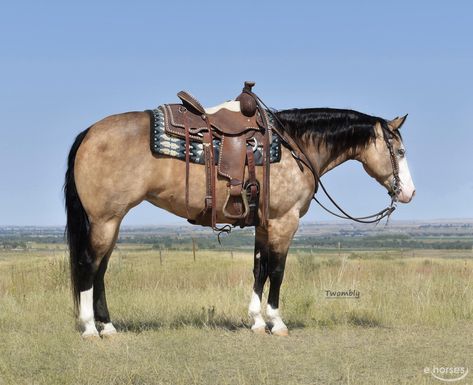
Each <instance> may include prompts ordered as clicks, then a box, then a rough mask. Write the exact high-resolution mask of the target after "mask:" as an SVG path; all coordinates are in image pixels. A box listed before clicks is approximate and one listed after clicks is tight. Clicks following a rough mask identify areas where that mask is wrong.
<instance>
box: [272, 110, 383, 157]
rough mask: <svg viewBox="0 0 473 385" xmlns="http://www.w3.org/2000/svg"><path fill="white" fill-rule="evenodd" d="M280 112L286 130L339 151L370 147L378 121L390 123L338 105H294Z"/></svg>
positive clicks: (297, 136) (290, 133)
mask: <svg viewBox="0 0 473 385" xmlns="http://www.w3.org/2000/svg"><path fill="white" fill-rule="evenodd" d="M276 115H277V117H278V118H279V119H280V120H281V122H282V123H283V124H284V126H283V127H282V129H283V130H285V131H286V132H287V133H288V134H289V135H291V136H292V137H293V138H303V137H304V136H307V135H308V136H309V138H313V137H318V138H321V139H323V141H324V142H325V143H326V144H327V145H329V146H330V147H331V148H332V149H333V150H334V151H336V152H337V153H339V151H345V150H350V149H354V148H362V147H364V146H366V145H367V144H368V143H369V142H370V141H371V140H372V139H374V138H375V137H376V134H375V124H376V123H380V124H381V125H382V126H384V127H386V124H387V123H386V120H384V119H382V118H378V117H376V116H371V115H366V114H363V113H361V112H358V111H353V110H343V109H336V108H303V109H298V108H294V109H290V110H281V111H277V112H276ZM321 142H322V141H319V145H320V144H321Z"/></svg>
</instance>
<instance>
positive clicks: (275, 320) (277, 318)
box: [266, 305, 287, 333]
mask: <svg viewBox="0 0 473 385" xmlns="http://www.w3.org/2000/svg"><path fill="white" fill-rule="evenodd" d="M266 315H267V316H268V318H269V321H270V322H271V323H272V324H273V327H272V328H271V332H273V333H274V332H277V331H279V330H283V329H287V326H286V324H285V323H284V322H283V320H282V319H281V315H280V313H279V309H273V308H272V307H271V305H268V306H267V307H266Z"/></svg>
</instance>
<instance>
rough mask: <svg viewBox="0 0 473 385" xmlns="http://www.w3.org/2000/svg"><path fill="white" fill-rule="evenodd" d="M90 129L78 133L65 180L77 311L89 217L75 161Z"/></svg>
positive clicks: (72, 279) (70, 258)
mask: <svg viewBox="0 0 473 385" xmlns="http://www.w3.org/2000/svg"><path fill="white" fill-rule="evenodd" d="M88 131H89V129H87V130H85V131H83V132H81V133H80V134H79V135H77V137H76V140H75V141H74V144H73V145H72V147H71V150H70V152H69V157H68V160H67V171H66V178H65V181H64V198H65V205H66V213H67V225H66V234H67V243H68V245H69V264H70V268H71V288H72V294H73V298H74V308H75V309H76V311H77V308H78V304H79V295H80V290H79V285H80V279H79V276H80V274H79V266H80V265H83V264H84V262H86V261H87V259H88V258H89V257H88V252H87V250H88V244H89V218H88V217H87V213H86V212H85V210H84V207H83V206H82V202H81V201H80V198H79V194H78V193H77V188H76V182H75V179H74V162H75V160H76V154H77V150H78V149H79V146H80V145H81V143H82V141H83V140H84V138H85V136H86V135H87V132H88Z"/></svg>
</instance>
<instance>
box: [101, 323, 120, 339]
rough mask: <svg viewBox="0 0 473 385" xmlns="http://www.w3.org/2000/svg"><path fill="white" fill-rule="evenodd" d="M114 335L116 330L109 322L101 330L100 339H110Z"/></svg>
mask: <svg viewBox="0 0 473 385" xmlns="http://www.w3.org/2000/svg"><path fill="white" fill-rule="evenodd" d="M115 334H117V329H115V326H113V325H112V323H111V322H109V323H106V324H104V325H103V329H102V330H101V331H100V335H101V336H102V337H111V336H113V335H115Z"/></svg>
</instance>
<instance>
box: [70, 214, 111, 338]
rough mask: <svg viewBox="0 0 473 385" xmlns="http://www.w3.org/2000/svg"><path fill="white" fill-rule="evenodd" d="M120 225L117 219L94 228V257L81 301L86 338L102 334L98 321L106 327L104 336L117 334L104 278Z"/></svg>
mask: <svg viewBox="0 0 473 385" xmlns="http://www.w3.org/2000/svg"><path fill="white" fill-rule="evenodd" d="M119 224H120V221H119V220H116V219H114V220H110V221H107V222H92V223H91V226H90V233H89V250H88V252H89V254H90V257H91V258H89V260H88V263H87V265H86V266H82V269H81V270H82V274H81V277H80V298H79V321H80V323H81V326H82V328H83V330H84V331H83V333H82V336H83V337H85V338H86V337H96V336H98V335H99V333H98V331H97V328H96V326H95V320H97V321H99V322H102V323H103V324H104V328H103V330H102V331H101V334H102V335H109V334H113V333H116V330H115V328H114V327H113V325H112V323H111V322H110V316H109V314H108V308H107V302H106V298H105V286H104V281H103V278H104V275H105V271H106V269H107V264H108V260H109V258H110V255H111V254H112V251H113V247H114V245H115V242H116V239H117V234H118V227H119Z"/></svg>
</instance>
